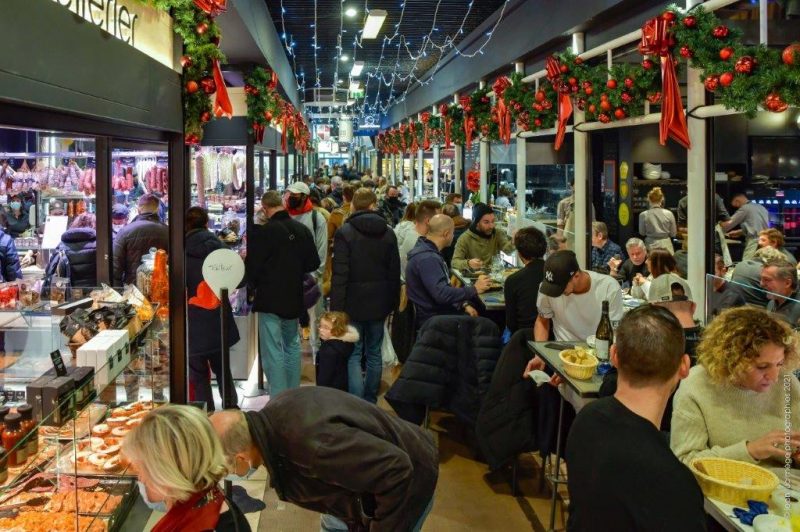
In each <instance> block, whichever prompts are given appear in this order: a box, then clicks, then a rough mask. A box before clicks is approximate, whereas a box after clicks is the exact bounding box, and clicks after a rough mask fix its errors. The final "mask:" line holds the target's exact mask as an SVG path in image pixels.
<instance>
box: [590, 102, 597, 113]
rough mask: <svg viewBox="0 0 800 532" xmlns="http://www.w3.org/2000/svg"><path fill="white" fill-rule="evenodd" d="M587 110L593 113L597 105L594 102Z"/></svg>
mask: <svg viewBox="0 0 800 532" xmlns="http://www.w3.org/2000/svg"><path fill="white" fill-rule="evenodd" d="M589 112H590V113H592V114H595V113H596V112H597V106H596V105H595V104H590V105H589Z"/></svg>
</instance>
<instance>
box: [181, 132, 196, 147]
mask: <svg viewBox="0 0 800 532" xmlns="http://www.w3.org/2000/svg"><path fill="white" fill-rule="evenodd" d="M184 140H185V142H186V144H187V145H188V146H191V145H192V144H198V143H199V142H200V138H199V137H198V136H197V135H195V134H194V133H189V134H188V135H186V138H185V139H184Z"/></svg>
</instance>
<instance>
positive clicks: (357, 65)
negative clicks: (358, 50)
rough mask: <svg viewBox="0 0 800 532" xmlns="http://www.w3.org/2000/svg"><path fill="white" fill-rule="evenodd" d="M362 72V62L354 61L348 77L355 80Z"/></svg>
mask: <svg viewBox="0 0 800 532" xmlns="http://www.w3.org/2000/svg"><path fill="white" fill-rule="evenodd" d="M362 70H364V61H355V62H354V63H353V69H352V70H350V75H351V76H353V77H354V78H357V77H358V76H360V75H361V71H362Z"/></svg>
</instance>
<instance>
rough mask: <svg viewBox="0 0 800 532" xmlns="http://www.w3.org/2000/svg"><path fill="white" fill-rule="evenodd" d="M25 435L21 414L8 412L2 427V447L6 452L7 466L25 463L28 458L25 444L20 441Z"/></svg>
mask: <svg viewBox="0 0 800 532" xmlns="http://www.w3.org/2000/svg"><path fill="white" fill-rule="evenodd" d="M24 437H25V431H23V430H22V416H20V415H19V414H8V415H7V416H6V423H5V428H4V429H3V436H2V439H3V447H4V448H5V449H6V451H7V452H8V455H7V456H8V466H9V467H16V466H21V465H23V464H24V463H25V461H26V460H27V458H28V453H27V452H26V449H25V446H24V445H22V444H21V443H20V442H21V441H22V440H23V438H24Z"/></svg>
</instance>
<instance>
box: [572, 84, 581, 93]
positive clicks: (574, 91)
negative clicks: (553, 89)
mask: <svg viewBox="0 0 800 532" xmlns="http://www.w3.org/2000/svg"><path fill="white" fill-rule="evenodd" d="M579 90H580V87H578V86H577V85H573V86H572V92H573V93H577V92H578V91H579Z"/></svg>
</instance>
